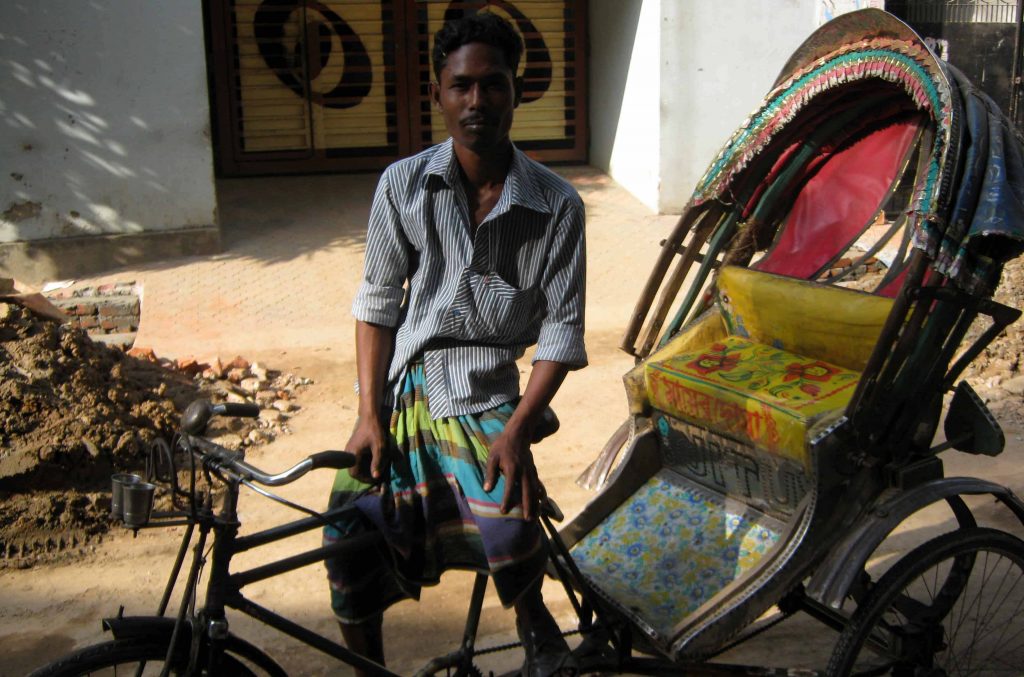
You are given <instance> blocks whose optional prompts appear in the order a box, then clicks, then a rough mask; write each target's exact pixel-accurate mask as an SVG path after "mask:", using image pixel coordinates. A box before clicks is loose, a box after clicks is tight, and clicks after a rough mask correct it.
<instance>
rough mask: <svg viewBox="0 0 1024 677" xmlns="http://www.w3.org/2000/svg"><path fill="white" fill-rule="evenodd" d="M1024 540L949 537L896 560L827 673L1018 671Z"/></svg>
mask: <svg viewBox="0 0 1024 677" xmlns="http://www.w3.org/2000/svg"><path fill="white" fill-rule="evenodd" d="M1022 611H1024V542H1022V541H1021V540H1020V539H1018V538H1016V537H1014V536H1012V535H1010V534H1007V533H1004V532H1001V531H997V530H995V529H985V528H971V529H962V530H959V531H954V532H951V533H949V534H945V535H943V536H940V537H938V538H936V539H934V540H931V541H928V542H927V543H925V544H923V545H921V546H919V547H918V548H916V549H915V550H913V551H912V552H911V553H910V554H909V555H906V556H905V557H904V558H903V559H901V560H900V561H898V562H897V563H896V564H895V565H893V567H892V568H891V569H890V570H889V571H887V572H886V573H885V575H884V576H882V578H881V579H879V581H878V584H877V585H876V586H875V587H874V589H873V590H872V591H871V593H870V594H868V596H867V597H866V598H865V599H864V601H863V603H862V604H861V605H860V606H859V607H858V608H857V610H856V612H854V614H853V617H852V618H851V619H850V624H849V625H848V626H847V628H846V630H844V631H843V633H842V635H841V636H840V638H839V642H838V643H837V644H836V648H835V650H834V652H833V654H832V659H831V661H830V663H829V668H828V674H829V675H836V676H843V677H845V676H846V675H862V676H866V675H896V676H898V677H903V676H913V677H925V676H928V677H939V676H943V675H979V676H981V675H985V676H989V675H990V676H993V677H1002V676H1008V675H1020V674H1022V672H1024V614H1022Z"/></svg>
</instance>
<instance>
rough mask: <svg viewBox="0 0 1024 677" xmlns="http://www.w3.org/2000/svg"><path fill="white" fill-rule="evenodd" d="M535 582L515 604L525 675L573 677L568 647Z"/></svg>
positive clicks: (573, 670) (539, 587) (575, 671)
mask: <svg viewBox="0 0 1024 677" xmlns="http://www.w3.org/2000/svg"><path fill="white" fill-rule="evenodd" d="M543 582H544V578H543V577H541V578H538V579H537V581H536V583H534V584H533V585H531V586H530V587H529V588H528V589H527V590H526V591H525V592H524V593H523V594H522V595H521V596H520V597H519V599H518V600H517V601H516V603H515V610H516V629H517V630H518V631H519V638H520V639H521V640H522V641H523V648H524V649H525V650H526V665H525V666H524V667H525V670H524V673H523V674H524V675H530V677H533V676H534V675H537V676H544V677H546V676H548V675H574V674H576V673H577V669H576V663H575V661H574V659H573V657H572V655H571V654H570V652H569V645H568V644H567V643H566V641H565V638H563V637H562V634H561V631H560V630H559V628H558V624H557V623H556V622H555V619H554V618H552V616H551V612H550V611H548V608H547V607H546V606H545V605H544V597H543V595H542V594H541V584H542V583H543Z"/></svg>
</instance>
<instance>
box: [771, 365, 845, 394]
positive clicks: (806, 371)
mask: <svg viewBox="0 0 1024 677" xmlns="http://www.w3.org/2000/svg"><path fill="white" fill-rule="evenodd" d="M838 373H839V370H838V369H836V368H835V367H833V366H832V365H829V364H825V363H824V362H821V361H815V362H808V363H806V364H800V363H799V362H794V363H793V364H789V365H786V375H785V376H783V377H782V380H783V381H795V380H797V379H801V380H807V381H818V382H819V383H824V382H826V381H828V380H830V379H831V378H832V377H833V376H835V375H836V374H838ZM805 392H809V391H805ZM812 394H816V393H812Z"/></svg>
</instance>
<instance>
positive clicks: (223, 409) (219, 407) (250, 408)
mask: <svg viewBox="0 0 1024 677" xmlns="http://www.w3.org/2000/svg"><path fill="white" fill-rule="evenodd" d="M213 413H215V414H218V415H220V416H239V417H242V418H258V417H259V415H260V408H259V405H256V404H252V403H250V402H224V403H222V404H215V405H213Z"/></svg>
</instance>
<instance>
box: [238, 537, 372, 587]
mask: <svg viewBox="0 0 1024 677" xmlns="http://www.w3.org/2000/svg"><path fill="white" fill-rule="evenodd" d="M383 540H384V537H383V536H382V535H381V534H380V533H379V532H371V533H367V534H359V535H358V536H352V537H350V538H346V539H345V540H343V541H338V542H337V543H333V544H331V545H327V546H324V547H322V548H317V549H316V550H307V551H306V552H303V553H299V554H298V555H293V556H291V557H285V558H284V559H281V560H278V561H276V562H271V563H270V564H264V565H262V566H258V567H254V568H252V569H249V570H248V571H241V572H239V573H237V574H231V576H230V577H229V578H228V581H229V583H230V584H231V585H233V586H234V587H235V589H241V588H243V587H245V586H246V585H249V584H251V583H255V582H257V581H262V580H264V579H267V578H273V577H274V576H277V575H278V574H283V573H286V572H288V571H294V570H295V569H301V568H302V567H304V566H308V565H310V564H315V563H316V562H322V561H323V560H325V559H327V558H328V557H333V556H334V555H340V554H342V553H345V552H348V551H350V550H354V549H356V548H360V547H364V546H366V545H373V544H375V543H379V542H381V541H383Z"/></svg>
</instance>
